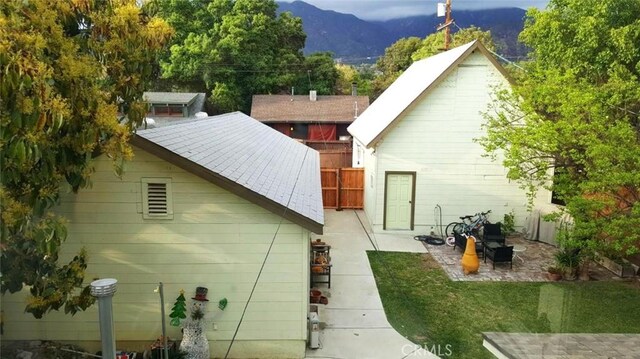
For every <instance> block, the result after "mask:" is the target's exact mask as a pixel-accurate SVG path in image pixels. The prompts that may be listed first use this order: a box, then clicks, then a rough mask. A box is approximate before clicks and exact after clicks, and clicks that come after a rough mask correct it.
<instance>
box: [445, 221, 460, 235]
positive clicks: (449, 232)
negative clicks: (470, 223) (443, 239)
mask: <svg viewBox="0 0 640 359" xmlns="http://www.w3.org/2000/svg"><path fill="white" fill-rule="evenodd" d="M456 224H460V223H459V222H451V223H449V224H447V228H446V229H445V230H444V234H445V235H446V236H447V237H453V227H455V225H456Z"/></svg>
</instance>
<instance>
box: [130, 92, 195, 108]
mask: <svg viewBox="0 0 640 359" xmlns="http://www.w3.org/2000/svg"><path fill="white" fill-rule="evenodd" d="M197 96H198V94H197V93H191V92H145V93H144V94H142V98H144V100H145V101H147V102H149V103H152V104H166V105H189V104H191V103H192V102H193V101H195V100H196V97H197Z"/></svg>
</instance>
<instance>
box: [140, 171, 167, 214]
mask: <svg viewBox="0 0 640 359" xmlns="http://www.w3.org/2000/svg"><path fill="white" fill-rule="evenodd" d="M171 197H172V196H171V179H170V178H143V179H142V218H144V219H173V203H172V200H171Z"/></svg>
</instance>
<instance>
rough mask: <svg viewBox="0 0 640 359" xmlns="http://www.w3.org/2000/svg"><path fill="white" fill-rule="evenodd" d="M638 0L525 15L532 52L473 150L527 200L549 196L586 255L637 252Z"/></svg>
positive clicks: (558, 2) (567, 0) (587, 2)
mask: <svg viewBox="0 0 640 359" xmlns="http://www.w3.org/2000/svg"><path fill="white" fill-rule="evenodd" d="M638 14H640V0H551V1H550V3H549V6H548V9H547V10H545V11H541V10H537V9H531V10H529V12H528V13H527V20H526V23H525V29H524V31H523V32H522V33H521V35H520V38H521V40H522V41H523V42H524V43H525V44H526V45H527V46H529V47H530V48H531V49H532V52H531V61H530V62H528V63H526V64H524V65H523V66H525V68H526V72H523V73H520V74H518V76H517V78H518V82H517V84H516V85H515V86H514V87H513V91H512V92H511V93H508V92H501V93H499V94H498V101H497V102H496V103H495V104H494V106H493V107H492V108H491V109H490V111H489V112H488V113H487V116H486V117H487V120H488V122H487V134H486V136H485V137H484V138H482V139H481V140H480V143H481V144H482V145H483V146H484V147H485V149H486V150H487V151H488V152H489V153H490V154H493V155H495V154H497V153H503V155H504V164H505V166H506V167H507V168H508V170H509V172H508V176H509V178H511V179H514V180H518V181H520V182H521V183H522V184H523V186H525V187H526V188H528V189H529V191H530V193H531V194H532V195H533V194H535V191H536V189H537V188H541V187H546V188H549V189H551V190H553V191H554V192H555V194H556V196H557V197H559V198H560V199H561V200H563V201H564V202H565V203H566V211H567V212H568V213H569V214H570V215H571V216H572V217H573V220H574V226H573V231H571V232H570V235H569V236H568V237H569V239H568V241H567V242H568V243H567V244H568V245H570V246H575V247H578V248H581V249H584V250H585V252H586V253H593V251H594V250H604V251H606V252H609V253H617V254H618V255H623V254H632V253H636V252H638V249H639V247H638V246H639V244H640V201H639V200H640V161H639V160H638V159H639V158H640V135H639V134H640V117H639V114H640V81H639V78H640V66H639V65H638V64H640V20H639V18H638Z"/></svg>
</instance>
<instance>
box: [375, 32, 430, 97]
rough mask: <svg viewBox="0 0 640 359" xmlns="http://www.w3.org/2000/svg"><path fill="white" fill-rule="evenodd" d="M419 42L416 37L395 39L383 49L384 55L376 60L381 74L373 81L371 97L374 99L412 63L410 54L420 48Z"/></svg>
mask: <svg viewBox="0 0 640 359" xmlns="http://www.w3.org/2000/svg"><path fill="white" fill-rule="evenodd" d="M421 43H422V40H421V39H420V38H418V37H407V38H402V39H400V40H398V41H396V42H395V43H393V44H392V45H391V46H389V47H388V48H387V49H385V50H384V55H383V56H382V57H380V58H379V59H378V61H377V62H376V66H377V68H378V71H380V73H381V74H380V76H377V77H376V78H375V79H374V81H373V94H372V97H373V98H374V99H375V98H377V97H378V96H380V94H381V93H382V92H384V90H386V89H387V87H389V86H390V85H391V84H392V83H393V82H394V81H395V80H396V79H397V78H398V77H399V76H400V75H401V74H402V73H403V72H404V70H406V69H408V68H409V66H411V64H412V63H413V60H412V58H411V56H412V55H413V54H414V53H415V52H416V51H417V50H418V49H419V48H420V44H421Z"/></svg>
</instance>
